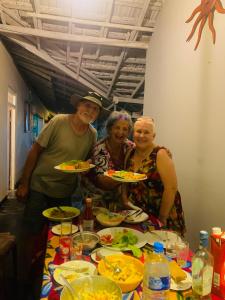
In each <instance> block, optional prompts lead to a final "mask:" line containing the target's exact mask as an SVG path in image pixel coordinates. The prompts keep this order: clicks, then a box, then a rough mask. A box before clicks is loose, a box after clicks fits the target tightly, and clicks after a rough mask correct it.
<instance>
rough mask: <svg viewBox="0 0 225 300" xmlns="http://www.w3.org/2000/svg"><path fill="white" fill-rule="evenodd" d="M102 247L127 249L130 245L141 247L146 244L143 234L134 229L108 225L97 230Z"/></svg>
mask: <svg viewBox="0 0 225 300" xmlns="http://www.w3.org/2000/svg"><path fill="white" fill-rule="evenodd" d="M97 233H98V235H99V236H100V243H101V245H102V246H103V247H106V248H110V249H112V248H113V249H114V250H119V251H129V250H131V247H132V246H135V247H137V248H141V247H143V246H144V245H145V244H146V238H145V235H144V234H143V233H142V232H140V231H138V230H135V229H131V228H126V227H110V228H105V229H102V230H100V231H98V232H97Z"/></svg>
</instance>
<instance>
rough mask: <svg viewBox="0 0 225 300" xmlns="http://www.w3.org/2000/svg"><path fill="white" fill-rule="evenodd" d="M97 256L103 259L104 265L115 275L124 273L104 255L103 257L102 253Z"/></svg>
mask: <svg viewBox="0 0 225 300" xmlns="http://www.w3.org/2000/svg"><path fill="white" fill-rule="evenodd" d="M97 255H98V257H100V258H101V259H103V260H104V263H105V264H106V265H108V266H109V267H110V268H111V269H112V270H113V273H114V274H118V273H120V272H121V271H122V270H121V269H120V268H119V267H118V266H114V265H113V264H112V263H111V262H110V261H109V260H108V259H107V258H106V257H105V256H104V255H102V254H101V253H100V251H99V252H97Z"/></svg>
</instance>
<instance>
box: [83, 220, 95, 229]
mask: <svg viewBox="0 0 225 300" xmlns="http://www.w3.org/2000/svg"><path fill="white" fill-rule="evenodd" d="M83 230H85V231H93V230H94V220H83Z"/></svg>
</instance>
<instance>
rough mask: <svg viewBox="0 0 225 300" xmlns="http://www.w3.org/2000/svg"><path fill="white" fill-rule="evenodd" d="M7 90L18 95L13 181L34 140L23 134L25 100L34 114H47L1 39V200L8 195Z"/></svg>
mask: <svg viewBox="0 0 225 300" xmlns="http://www.w3.org/2000/svg"><path fill="white" fill-rule="evenodd" d="M8 88H10V89H11V90H12V91H14V92H15V93H16V95H17V100H16V101H17V102H16V158H15V160H16V162H15V168H16V170H15V173H16V174H15V177H16V178H15V180H16V181H17V180H18V179H19V176H20V174H21V171H22V168H23V165H24V161H25V158H26V154H27V152H28V150H29V148H30V146H31V144H32V140H33V138H32V133H31V132H27V133H24V101H26V100H28V99H29V100H30V101H31V103H32V107H33V111H34V112H38V113H39V114H41V115H43V116H44V115H45V114H46V113H47V111H46V109H45V108H44V106H43V105H42V104H41V103H40V101H39V99H38V98H37V97H36V96H35V95H34V94H32V93H31V92H30V91H29V90H28V87H27V86H26V84H25V82H24V81H23V79H22V77H21V76H20V74H19V72H18V70H17V68H16V66H15V64H14V62H13V60H12V58H11V56H10V55H9V53H8V52H7V50H6V48H5V47H4V45H3V44H2V42H1V40H0V107H1V109H0V201H1V200H2V199H3V198H4V197H5V196H6V194H7V156H8V153H7V152H8V151H7V138H8V136H7V126H8V119H7V110H8Z"/></svg>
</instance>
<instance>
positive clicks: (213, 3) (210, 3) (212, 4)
mask: <svg viewBox="0 0 225 300" xmlns="http://www.w3.org/2000/svg"><path fill="white" fill-rule="evenodd" d="M215 11H217V12H218V13H221V14H225V9H224V8H223V5H222V3H221V1H220V0H201V4H200V5H199V6H197V7H196V8H195V9H194V10H193V12H192V15H191V16H190V18H189V19H187V21H186V23H189V22H191V21H192V20H193V18H194V17H195V16H196V15H197V14H198V17H197V19H196V20H195V23H194V25H193V27H192V31H191V33H190V34H189V36H188V38H187V42H189V41H190V40H191V38H192V37H193V35H194V33H195V30H196V28H197V26H198V25H199V24H200V25H199V29H198V38H197V42H196V45H195V49H194V50H196V49H197V48H198V45H199V42H200V40H201V36H202V30H203V28H204V26H205V23H206V21H207V20H208V26H209V29H210V31H211V32H212V39H213V44H215V42H216V30H215V27H214V25H213V19H214V12H215Z"/></svg>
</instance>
